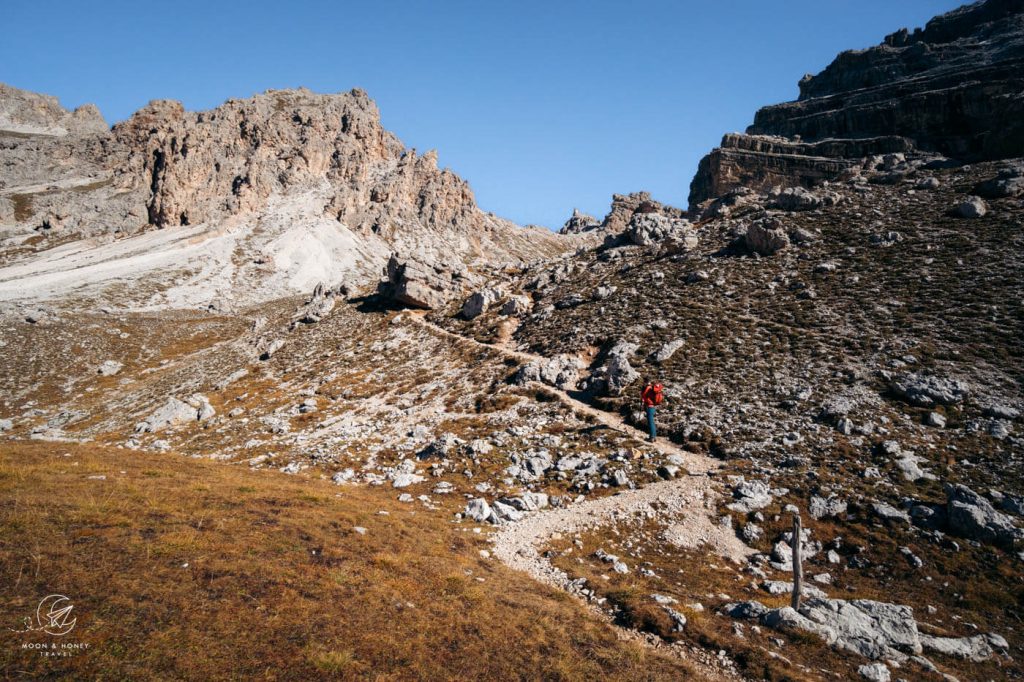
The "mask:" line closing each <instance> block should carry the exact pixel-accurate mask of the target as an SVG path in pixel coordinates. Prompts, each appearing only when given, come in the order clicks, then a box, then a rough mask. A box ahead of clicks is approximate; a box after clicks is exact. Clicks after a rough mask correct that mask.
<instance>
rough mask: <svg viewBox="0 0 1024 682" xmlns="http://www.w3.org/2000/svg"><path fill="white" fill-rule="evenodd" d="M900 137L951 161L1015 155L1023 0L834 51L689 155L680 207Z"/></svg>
mask: <svg viewBox="0 0 1024 682" xmlns="http://www.w3.org/2000/svg"><path fill="white" fill-rule="evenodd" d="M911 146H913V147H916V148H917V149H920V150H924V151H930V152H935V153H938V154H942V155H945V156H950V157H954V158H957V159H961V160H966V161H973V160H984V159H999V158H1010V157H1016V156H1021V155H1024V3H1022V2H1020V0H987V2H981V3H975V4H972V5H968V6H965V7H962V8H960V9H957V10H954V11H953V12H949V13H947V14H944V15H941V16H938V17H935V18H934V19H932V20H931V21H929V22H928V24H927V26H926V27H925V28H924V29H923V30H922V29H917V30H915V31H914V32H913V33H910V32H908V31H907V30H906V29H904V30H901V31H899V32H897V33H894V34H892V35H890V36H888V37H886V39H885V41H884V42H883V43H882V44H881V45H878V46H876V47H873V48H870V49H867V50H852V51H848V52H843V53H842V54H840V55H839V56H838V57H837V58H836V59H835V61H833V62H832V64H830V65H829V66H828V67H827V68H826V69H825V70H824V71H822V72H821V73H820V74H818V75H816V76H810V75H807V76H804V78H803V79H802V80H801V81H800V98H799V99H798V100H797V101H795V102H787V103H784V104H777V105H774V106H769V107H765V108H763V109H761V110H760V111H758V112H757V114H756V115H755V117H754V124H753V125H752V126H750V127H749V128H748V129H747V134H746V135H740V134H730V135H726V136H725V137H724V138H723V140H722V144H721V146H720V147H719V148H718V149H715V150H714V151H712V152H711V153H710V154H709V155H708V156H706V157H705V158H704V159H703V160H702V161H701V163H700V166H699V169H698V171H697V175H696V177H695V178H694V180H693V182H692V184H691V185H690V205H691V208H692V207H694V206H696V205H697V204H700V203H701V202H703V201H705V200H707V199H710V198H714V197H717V196H721V195H722V194H724V193H726V192H728V191H729V190H731V189H733V188H735V187H738V186H741V185H742V186H747V187H752V188H754V189H767V188H769V187H771V186H773V185H778V184H782V185H796V184H799V185H803V186H808V187H809V186H813V185H814V184H817V183H818V182H821V181H822V180H827V179H834V178H836V177H838V176H839V175H841V174H842V173H843V172H844V171H846V170H848V169H849V168H850V167H851V165H852V160H853V159H858V158H861V157H865V156H869V155H874V154H885V153H891V152H900V151H907V150H908V149H909V148H910V147H911Z"/></svg>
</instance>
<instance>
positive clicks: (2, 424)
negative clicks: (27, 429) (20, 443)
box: [0, 419, 14, 433]
mask: <svg viewBox="0 0 1024 682" xmlns="http://www.w3.org/2000/svg"><path fill="white" fill-rule="evenodd" d="M13 428H14V422H13V421H11V420H10V419H0V433H2V432H4V431H10V430H11V429H13Z"/></svg>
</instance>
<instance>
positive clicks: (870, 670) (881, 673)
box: [857, 663, 891, 682]
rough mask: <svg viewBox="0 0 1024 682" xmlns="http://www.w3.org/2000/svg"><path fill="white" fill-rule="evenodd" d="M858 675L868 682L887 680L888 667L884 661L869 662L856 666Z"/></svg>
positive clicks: (884, 681)
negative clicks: (868, 681)
mask: <svg viewBox="0 0 1024 682" xmlns="http://www.w3.org/2000/svg"><path fill="white" fill-rule="evenodd" d="M857 672H858V673H860V676H861V677H863V678H864V679H866V680H870V682H889V680H890V679H891V677H890V675H889V668H888V667H887V666H886V665H885V664H884V663H869V664H868V665H862V666H860V667H859V668H857Z"/></svg>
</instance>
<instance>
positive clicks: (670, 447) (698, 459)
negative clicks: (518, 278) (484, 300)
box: [402, 311, 721, 474]
mask: <svg viewBox="0 0 1024 682" xmlns="http://www.w3.org/2000/svg"><path fill="white" fill-rule="evenodd" d="M424 315H425V312H424V311H415V312H414V311H406V312H404V313H402V316H403V317H404V318H405V319H408V320H410V321H412V322H413V323H415V324H417V325H419V326H420V327H423V328H425V329H427V330H428V331H430V332H433V333H435V334H439V335H441V336H445V337H447V338H449V339H451V340H453V341H455V342H456V343H460V344H463V345H470V346H474V347H476V348H479V349H482V350H487V351H490V352H492V353H496V354H498V355H501V356H502V357H506V358H512V359H513V360H517V361H518V362H521V363H523V364H526V363H529V362H535V361H536V362H546V361H547V360H548V358H545V357H544V356H541V355H534V354H533V353H524V352H522V351H518V350H512V349H510V348H504V347H502V346H497V345H493V344H489V343H481V342H480V341H477V340H476V339H470V338H467V337H465V336H461V335H459V334H456V333H454V332H450V331H448V330H447V329H444V328H443V327H439V326H437V325H436V324H434V323H432V322H429V321H428V320H427V319H425V318H424ZM529 387H530V388H532V389H534V390H537V391H543V392H544V393H545V394H547V395H548V396H550V397H552V398H554V399H556V400H558V401H559V402H560V403H562V404H563V405H565V406H566V407H568V408H569V409H570V410H572V411H573V412H576V413H577V414H580V415H585V416H587V417H590V418H592V419H594V420H596V421H598V422H600V423H602V424H604V425H605V426H607V427H608V428H610V429H613V430H615V431H619V432H620V433H624V434H626V435H627V436H631V437H633V438H640V437H642V432H640V431H638V430H637V429H635V428H634V427H632V426H630V425H629V424H627V423H626V420H625V419H623V418H622V416H621V415H619V414H615V413H614V412H607V411H605V410H601V409H598V408H596V407H594V406H592V405H588V404H587V403H585V402H583V401H581V400H577V399H576V398H573V397H572V396H570V395H569V394H568V393H566V392H565V391H562V390H560V389H558V388H555V387H554V386H548V385H547V384H541V383H538V382H530V383H529ZM644 447H645V448H651V449H654V450H657V451H658V452H660V453H661V454H663V455H678V456H679V457H682V458H683V460H684V465H683V466H685V467H686V470H687V471H689V472H690V473H691V474H705V473H708V472H711V471H715V470H717V469H718V468H719V467H720V466H721V465H720V464H719V463H718V462H717V461H716V460H713V459H711V458H710V457H704V456H702V455H697V454H694V453H692V452H687V451H686V450H683V449H681V448H679V447H677V446H676V445H674V444H673V443H671V442H670V441H668V440H667V439H665V438H662V439H659V440H657V441H655V442H654V443H647V442H645V443H644Z"/></svg>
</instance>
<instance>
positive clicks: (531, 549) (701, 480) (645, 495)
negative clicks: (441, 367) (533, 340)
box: [402, 311, 754, 679]
mask: <svg viewBox="0 0 1024 682" xmlns="http://www.w3.org/2000/svg"><path fill="white" fill-rule="evenodd" d="M402 315H403V316H404V317H405V318H407V319H409V320H411V321H412V322H413V323H414V324H417V325H420V326H421V327H423V328H424V329H427V330H428V331H430V332H432V333H436V334H439V335H442V336H445V337H448V338H450V339H452V340H453V341H455V342H456V343H461V344H471V345H473V346H475V347H477V348H479V349H482V350H487V351H490V352H492V353H496V354H498V355H501V356H503V357H507V358H513V359H515V360H517V361H519V362H523V363H526V362H532V361H535V360H539V361H544V360H545V359H546V358H544V357H543V356H539V355H533V354H531V353H524V352H522V351H517V350H512V349H509V348H503V347H501V346H496V345H491V344H487V343H482V342H480V341H477V340H475V339H471V338H467V337H465V336H461V335H459V334H456V333H454V332H450V331H448V330H447V329H444V328H442V327H439V326H438V325H436V324H434V323H432V322H430V321H428V320H426V319H425V318H424V313H421V312H418V311H417V312H411V311H406V312H404V313H402ZM530 386H531V388H534V389H535V390H541V391H544V392H545V393H547V394H548V395H551V396H552V397H554V398H556V399H557V400H559V402H561V403H562V404H563V405H565V406H566V407H568V408H570V409H571V410H573V411H574V412H576V413H578V414H581V415H586V416H588V417H592V418H593V419H595V420H597V421H598V422H600V423H602V424H604V425H605V426H607V427H609V428H611V429H614V430H616V431H620V432H623V433H625V434H627V435H630V436H633V437H635V438H640V437H641V436H640V432H639V431H638V430H637V429H635V428H633V427H631V426H629V425H628V424H626V422H625V420H624V419H623V418H622V417H621V416H620V415H618V414H614V413H611V412H606V411H604V410H600V409H597V408H595V407H593V406H591V405H588V404H586V403H584V402H581V401H579V400H576V399H575V398H573V397H572V396H570V395H569V394H568V393H566V392H565V391H562V390H560V389H557V388H554V387H552V386H548V385H546V384H540V383H537V382H531V384H530ZM643 446H644V447H648V448H653V449H655V450H657V451H659V452H660V453H662V454H664V455H677V456H679V457H681V458H682V459H683V462H684V464H683V466H684V467H685V468H686V470H687V471H688V472H689V475H682V476H680V477H678V478H675V479H671V480H666V481H659V482H656V483H650V484H648V485H645V486H642V487H639V488H634V489H630V490H624V491H622V492H619V493H617V494H615V495H610V496H606V497H599V498H595V499H588V500H584V501H582V502H579V503H576V504H572V505H571V506H568V507H562V508H558V509H544V510H541V511H537V512H533V513H531V514H529V515H527V516H526V517H525V518H524V519H522V520H521V521H517V522H515V523H511V524H508V525H505V526H502V527H500V528H499V529H498V530H497V532H495V533H494V535H493V536H492V542H493V543H494V548H493V553H494V556H496V557H497V558H498V559H500V560H501V561H502V562H504V563H505V564H506V565H507V566H509V567H511V568H513V569H516V570H519V571H523V572H525V573H527V574H529V575H530V576H531V577H533V578H534V579H535V580H538V581H540V582H542V583H544V584H546V585H549V586H551V587H555V588H557V589H560V590H564V591H567V592H569V593H570V594H573V595H575V596H577V597H579V598H581V599H582V598H583V597H582V595H580V594H579V586H578V585H576V584H574V583H573V580H572V578H571V577H570V576H569V575H568V574H566V573H565V572H564V571H562V570H561V569H559V568H557V567H555V566H553V565H552V564H551V562H550V561H548V560H547V559H546V558H545V557H544V556H542V553H541V552H542V551H543V548H544V547H545V546H546V545H547V544H548V543H549V542H551V541H552V540H554V539H557V538H559V537H563V536H566V535H573V534H577V533H580V532H583V531H586V530H588V529H593V528H597V527H600V526H603V525H608V524H614V523H620V522H622V523H630V522H633V521H637V522H642V521H644V520H646V519H651V518H661V519H664V520H666V521H667V522H668V523H669V525H668V528H667V530H666V531H665V537H666V538H667V539H668V540H669V541H670V542H672V543H673V544H674V545H676V546H678V547H683V548H690V549H696V548H701V547H703V548H707V549H709V550H711V551H713V552H714V553H715V554H717V555H719V556H722V557H723V558H726V559H728V560H731V561H734V562H741V561H743V560H744V559H745V558H746V557H747V556H749V555H750V554H752V553H753V551H754V550H752V549H751V548H749V547H747V546H746V545H745V544H744V543H743V542H742V541H741V540H740V539H739V538H737V537H736V535H735V533H734V532H733V531H732V529H731V527H730V528H723V527H722V526H721V525H719V524H718V523H717V519H716V512H715V508H716V503H717V500H718V499H719V497H720V496H719V494H718V493H717V492H716V491H715V490H714V487H713V486H712V481H711V478H710V477H711V476H712V475H713V474H714V473H715V472H716V471H717V470H718V469H719V468H720V466H721V465H720V463H719V462H717V461H716V460H713V459H711V458H709V457H706V456H703V455H699V454H695V453H692V452H688V451H686V450H683V449H681V448H679V447H677V446H676V445H675V444H673V443H671V442H669V441H668V440H667V439H664V438H662V439H660V440H657V441H655V442H654V443H648V442H644V443H643ZM584 603H585V604H586V605H587V606H588V607H590V608H591V609H592V610H594V611H595V612H596V613H598V614H600V615H601V616H602V617H604V618H605V619H607V620H610V618H609V616H608V615H607V614H606V613H604V612H603V611H601V610H600V609H599V608H597V607H596V606H594V605H593V604H589V603H587V602H584ZM617 629H618V630H620V631H622V632H623V633H628V634H626V636H628V637H630V638H633V639H639V640H642V641H644V642H646V643H647V644H649V645H652V646H654V647H655V648H658V649H664V648H667V649H669V650H670V651H671V652H672V653H673V654H675V655H678V656H681V657H683V658H685V659H687V660H689V661H691V662H698V661H699V658H702V656H701V653H702V652H701V651H699V650H693V649H690V650H683V647H681V646H680V645H667V644H665V643H664V642H663V641H662V640H661V639H660V638H657V637H654V636H653V635H646V634H643V633H639V632H636V631H634V630H630V629H628V628H621V627H619V628H617ZM695 655H696V656H698V657H699V658H698V660H695V659H694V656H695ZM703 663H704V664H705V665H710V666H711V670H710V671H705V672H713V673H715V674H716V675H715V676H720V675H725V677H722V678H721V679H737V678H738V674H737V673H736V671H735V670H730V669H728V668H727V669H724V670H723V669H722V668H721V667H719V665H718V664H716V663H715V662H713V661H703Z"/></svg>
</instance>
